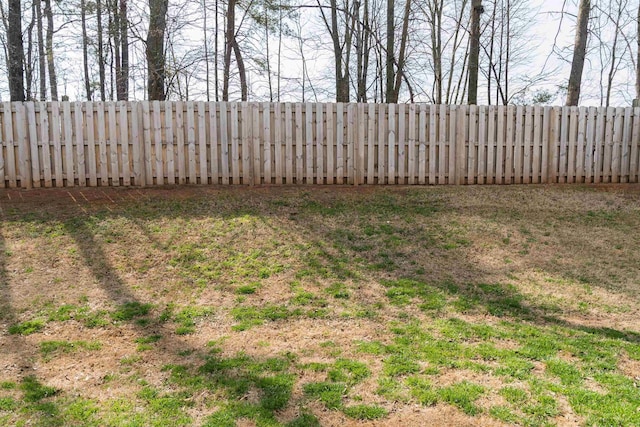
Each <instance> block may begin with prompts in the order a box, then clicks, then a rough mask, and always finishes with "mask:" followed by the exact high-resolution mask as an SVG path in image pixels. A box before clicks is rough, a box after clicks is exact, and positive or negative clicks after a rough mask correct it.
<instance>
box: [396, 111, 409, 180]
mask: <svg viewBox="0 0 640 427" xmlns="http://www.w3.org/2000/svg"><path fill="white" fill-rule="evenodd" d="M406 114H407V113H406V105H405V104H399V105H398V144H397V145H398V162H397V164H396V170H397V176H398V184H402V185H404V184H406V175H407V172H406V163H407V160H406V152H407V139H406V135H407V128H406Z"/></svg>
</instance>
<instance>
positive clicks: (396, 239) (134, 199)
mask: <svg viewBox="0 0 640 427" xmlns="http://www.w3.org/2000/svg"><path fill="white" fill-rule="evenodd" d="M0 200H1V202H0V203H1V204H0V208H1V218H2V222H1V224H0V425H14V424H17V425H20V424H22V425H27V424H29V425H47V426H52V425H53V426H55V425H60V426H62V425H65V426H66V425H83V426H84V425H88V426H92V425H95V426H108V425H112V426H121V425H128V426H149V425H158V426H165V425H205V426H234V425H239V426H251V425H256V426H305V427H306V426H319V425H322V426H325V425H326V426H334V425H335V426H350V425H354V426H360V425H362V426H364V425H367V426H371V425H380V426H383V425H384V426H395V425H398V426H400V425H401V426H422V425H424V424H425V420H429V425H443V426H444V425H469V426H471V425H485V426H487V425H514V424H517V425H525V426H547V425H593V426H618V425H625V426H626V425H640V388H639V385H640V322H639V321H638V319H640V304H639V302H640V294H639V292H638V291H639V290H640V250H639V248H640V187H638V186H637V185H635V186H634V185H621V186H619V187H585V186H548V187H547V186H505V187H481V186H476V187H437V188H406V187H400V188H392V187H386V188H372V187H368V188H346V187H337V188H328V187H322V188H321V187H308V188H303V187H297V188H282V187H271V188H255V189H247V188H212V187H192V188H181V189H170V188H163V189H145V190H140V189H104V190H101V189H84V190H78V189H75V190H71V191H70V192H67V191H60V190H50V191H40V192H38V191H31V192H21V191H11V192H8V191H0Z"/></svg>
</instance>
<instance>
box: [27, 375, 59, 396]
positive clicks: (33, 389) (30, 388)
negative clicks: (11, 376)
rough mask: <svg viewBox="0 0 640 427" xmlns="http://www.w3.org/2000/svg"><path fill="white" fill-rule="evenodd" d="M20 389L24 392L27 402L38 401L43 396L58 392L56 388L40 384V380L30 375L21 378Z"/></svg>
mask: <svg viewBox="0 0 640 427" xmlns="http://www.w3.org/2000/svg"><path fill="white" fill-rule="evenodd" d="M20 390H22V391H23V392H24V400H25V401H27V402H38V401H40V400H42V399H44V398H45V397H50V396H53V395H55V394H57V393H58V390H57V389H56V388H54V387H48V386H45V385H44V384H41V383H40V381H38V379H37V378H36V377H34V376H32V375H29V376H28V377H25V378H24V379H23V380H22V384H20Z"/></svg>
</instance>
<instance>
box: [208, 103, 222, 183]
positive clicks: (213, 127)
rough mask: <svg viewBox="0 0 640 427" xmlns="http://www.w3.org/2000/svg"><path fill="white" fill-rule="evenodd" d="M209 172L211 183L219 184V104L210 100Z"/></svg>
mask: <svg viewBox="0 0 640 427" xmlns="http://www.w3.org/2000/svg"><path fill="white" fill-rule="evenodd" d="M208 106H209V161H210V163H209V173H210V174H211V183H212V184H213V185H218V184H219V183H220V154H219V151H218V146H219V145H220V139H219V138H218V113H217V111H216V109H217V104H216V103H215V102H209V105H208Z"/></svg>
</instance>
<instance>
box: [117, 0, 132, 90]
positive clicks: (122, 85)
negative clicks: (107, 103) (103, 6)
mask: <svg viewBox="0 0 640 427" xmlns="http://www.w3.org/2000/svg"><path fill="white" fill-rule="evenodd" d="M119 15H120V16H119V23H120V25H119V28H116V32H118V33H119V35H120V73H117V74H116V91H117V93H118V95H117V96H118V101H126V100H127V99H129V37H128V31H129V20H128V18H127V0H120V13H119Z"/></svg>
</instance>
